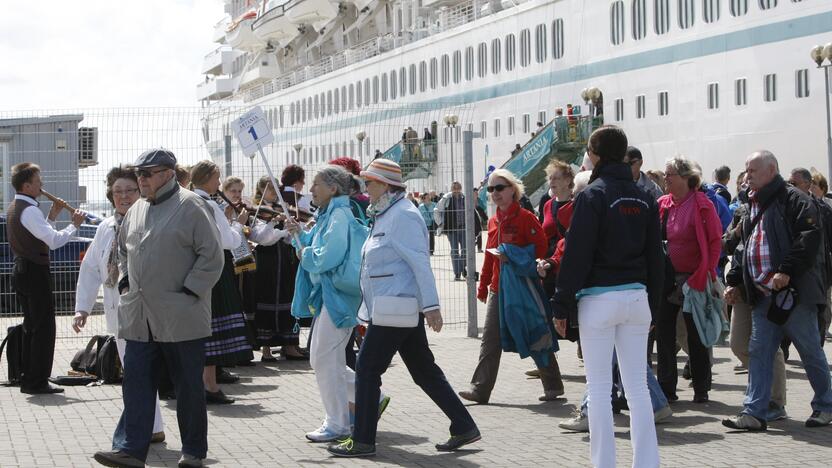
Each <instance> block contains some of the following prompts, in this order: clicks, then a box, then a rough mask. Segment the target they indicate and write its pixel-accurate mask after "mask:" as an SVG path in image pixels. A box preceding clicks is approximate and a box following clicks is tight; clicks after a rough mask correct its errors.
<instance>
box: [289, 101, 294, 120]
mask: <svg viewBox="0 0 832 468" xmlns="http://www.w3.org/2000/svg"><path fill="white" fill-rule="evenodd" d="M289 124H290V125H294V124H295V103H294V102H293V103H291V104H289Z"/></svg>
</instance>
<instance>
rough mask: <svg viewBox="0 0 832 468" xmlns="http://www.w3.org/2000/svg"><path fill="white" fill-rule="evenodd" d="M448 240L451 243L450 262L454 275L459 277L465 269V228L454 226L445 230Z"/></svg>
mask: <svg viewBox="0 0 832 468" xmlns="http://www.w3.org/2000/svg"><path fill="white" fill-rule="evenodd" d="M446 233H447V234H448V242H450V244H451V263H452V264H453V267H454V276H455V277H457V278H459V276H460V275H462V271H463V270H465V254H464V252H465V228H464V227H461V228H454V229H450V230H448V231H446Z"/></svg>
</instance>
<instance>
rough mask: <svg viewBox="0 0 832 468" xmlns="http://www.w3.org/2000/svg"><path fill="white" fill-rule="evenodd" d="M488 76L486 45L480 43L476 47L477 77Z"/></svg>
mask: <svg viewBox="0 0 832 468" xmlns="http://www.w3.org/2000/svg"><path fill="white" fill-rule="evenodd" d="M487 74H488V44H486V43H485V42H480V45H479V46H477V76H478V77H480V78H484V77H485V75H487Z"/></svg>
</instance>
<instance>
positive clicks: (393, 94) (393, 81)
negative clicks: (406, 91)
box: [390, 70, 398, 99]
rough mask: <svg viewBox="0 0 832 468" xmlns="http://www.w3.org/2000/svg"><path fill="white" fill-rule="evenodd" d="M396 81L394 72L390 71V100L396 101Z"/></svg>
mask: <svg viewBox="0 0 832 468" xmlns="http://www.w3.org/2000/svg"><path fill="white" fill-rule="evenodd" d="M396 81H397V80H396V70H390V99H396V92H397V91H398V84H397V83H396Z"/></svg>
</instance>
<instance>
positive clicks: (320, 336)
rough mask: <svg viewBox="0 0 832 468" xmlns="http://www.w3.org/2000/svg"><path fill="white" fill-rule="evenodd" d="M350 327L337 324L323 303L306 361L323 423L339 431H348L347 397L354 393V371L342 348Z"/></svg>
mask: <svg viewBox="0 0 832 468" xmlns="http://www.w3.org/2000/svg"><path fill="white" fill-rule="evenodd" d="M350 333H352V328H336V327H335V323H334V322H333V321H332V319H331V318H330V317H329V311H328V310H327V308H326V306H323V307H322V308H321V314H320V316H318V318H316V319H315V326H314V327H313V328H312V343H311V344H310V349H309V365H310V366H312V369H313V370H314V371H315V379H316V380H317V381H318V391H319V392H320V393H321V402H322V403H323V405H324V412H325V413H326V418H325V419H324V426H325V427H326V428H327V429H329V430H331V431H333V432H336V433H338V434H349V433H350V407H349V401H350V400H351V399H352V398H353V397H354V395H355V373H354V372H353V371H352V369H350V368H349V367H347V360H346V355H345V353H344V348H345V347H346V346H347V340H348V339H349V337H350Z"/></svg>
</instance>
